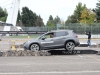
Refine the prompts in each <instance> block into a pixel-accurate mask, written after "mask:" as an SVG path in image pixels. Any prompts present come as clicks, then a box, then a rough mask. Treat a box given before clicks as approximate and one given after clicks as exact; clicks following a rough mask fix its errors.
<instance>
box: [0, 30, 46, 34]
mask: <svg viewBox="0 0 100 75" xmlns="http://www.w3.org/2000/svg"><path fill="white" fill-rule="evenodd" d="M45 32H47V31H0V34H43V33H45Z"/></svg>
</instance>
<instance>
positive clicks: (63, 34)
mask: <svg viewBox="0 0 100 75" xmlns="http://www.w3.org/2000/svg"><path fill="white" fill-rule="evenodd" d="M66 34H67V33H66V32H63V31H62V32H56V37H59V36H65V35H66Z"/></svg>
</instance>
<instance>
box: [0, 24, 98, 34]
mask: <svg viewBox="0 0 100 75" xmlns="http://www.w3.org/2000/svg"><path fill="white" fill-rule="evenodd" d="M21 28H22V30H23V31H50V30H57V29H67V30H73V31H74V32H75V33H77V34H84V32H89V31H90V32H91V33H92V34H100V23H95V24H90V25H86V24H79V23H69V24H67V25H59V26H57V25H55V26H53V27H48V26H43V27H21ZM3 29H4V26H0V31H3ZM11 30H12V31H13V30H15V27H13V26H12V27H11Z"/></svg>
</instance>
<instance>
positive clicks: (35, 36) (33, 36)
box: [9, 35, 38, 38]
mask: <svg viewBox="0 0 100 75" xmlns="http://www.w3.org/2000/svg"><path fill="white" fill-rule="evenodd" d="M37 37H38V35H35V36H9V38H37Z"/></svg>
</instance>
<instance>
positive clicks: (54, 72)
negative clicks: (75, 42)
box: [0, 71, 100, 75]
mask: <svg viewBox="0 0 100 75" xmlns="http://www.w3.org/2000/svg"><path fill="white" fill-rule="evenodd" d="M74 73H76V74H77V73H81V74H82V73H100V71H65V72H57V71H50V72H8V73H4V72H0V75H12V74H13V75H14V74H17V75H20V74H24V75H25V74H26V75H28V74H74Z"/></svg>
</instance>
